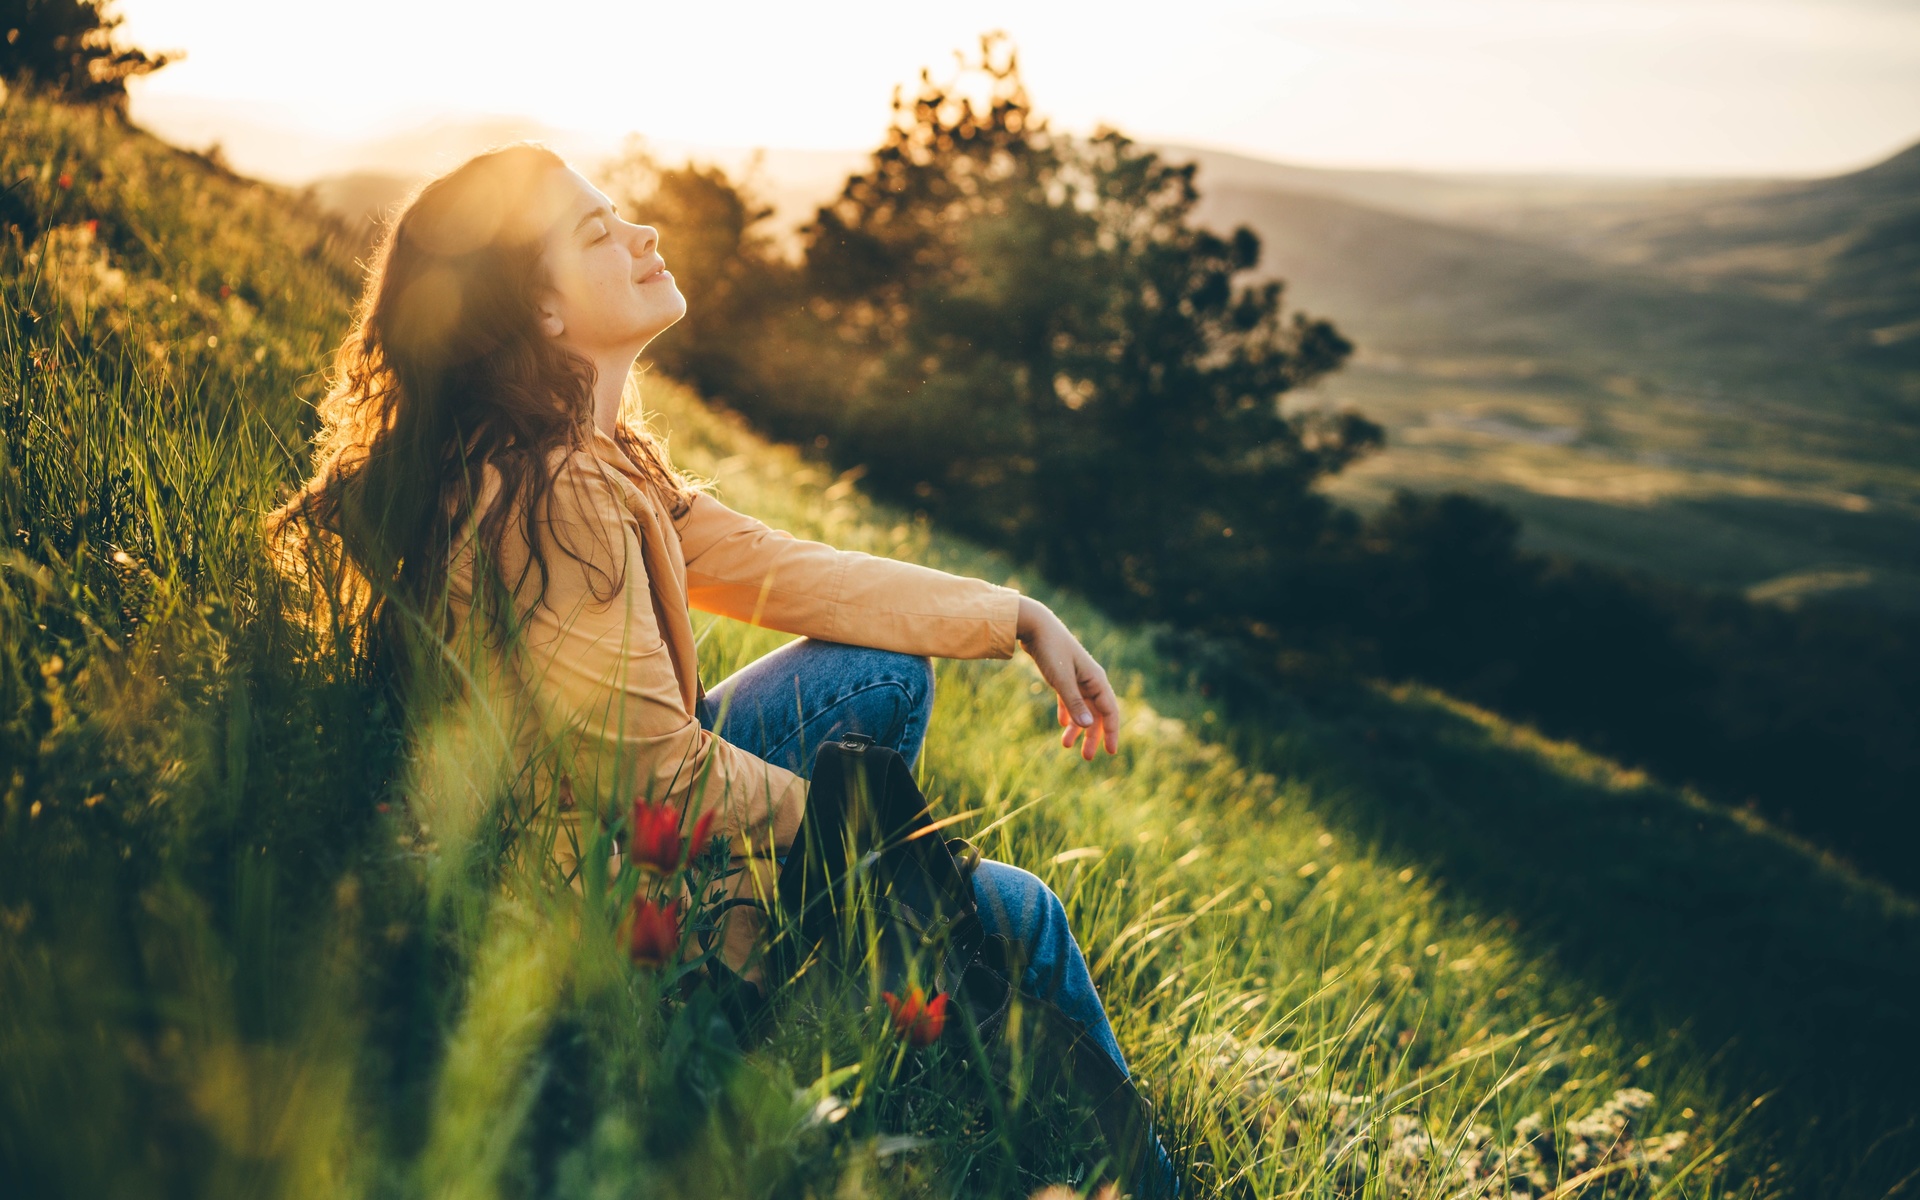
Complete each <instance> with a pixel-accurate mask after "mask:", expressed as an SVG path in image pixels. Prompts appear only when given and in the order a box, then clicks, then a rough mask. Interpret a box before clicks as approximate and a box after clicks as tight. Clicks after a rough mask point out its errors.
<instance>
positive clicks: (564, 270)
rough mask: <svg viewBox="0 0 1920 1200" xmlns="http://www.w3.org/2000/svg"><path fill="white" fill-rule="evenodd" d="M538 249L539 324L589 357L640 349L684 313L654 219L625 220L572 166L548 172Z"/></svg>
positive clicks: (680, 297) (573, 348)
mask: <svg viewBox="0 0 1920 1200" xmlns="http://www.w3.org/2000/svg"><path fill="white" fill-rule="evenodd" d="M543 199H544V203H543V205H542V215H543V216H544V217H546V218H547V223H546V230H547V233H546V238H545V241H544V243H543V247H542V251H541V255H542V264H543V265H544V266H545V268H546V274H547V287H546V288H545V289H544V290H543V293H542V296H541V324H542V327H543V328H544V329H545V331H546V333H547V335H548V336H549V337H552V338H554V339H555V340H556V341H558V342H560V343H561V344H562V345H565V346H567V347H568V348H569V349H572V350H576V351H578V352H580V353H581V354H584V355H586V356H587V357H589V358H593V359H599V358H602V357H604V356H607V355H618V354H638V353H639V352H640V350H641V349H642V348H643V347H645V346H646V344H647V343H648V342H650V341H652V340H653V339H654V338H655V337H657V336H659V335H660V334H661V333H662V332H664V331H665V330H666V328H667V327H668V326H670V325H672V324H673V323H674V322H675V321H678V320H679V319H680V318H681V317H683V316H685V315H686V313H687V301H686V298H685V297H684V296H682V295H681V294H680V289H679V287H678V286H677V285H676V284H675V283H674V279H673V276H672V275H671V274H669V273H668V271H667V264H666V260H664V259H662V258H661V257H660V235H659V233H658V232H657V231H655V230H654V229H653V228H652V227H651V226H647V225H635V224H633V223H632V222H630V221H624V220H622V219H621V218H620V217H619V215H618V214H616V213H615V212H614V211H613V202H612V201H610V200H608V199H607V198H606V196H605V195H603V194H602V193H601V191H600V189H599V188H596V187H594V186H593V185H592V184H591V183H588V182H587V181H586V180H585V179H584V178H582V177H581V175H580V173H579V172H578V171H575V170H572V169H571V168H569V169H565V170H555V171H553V172H551V173H550V174H549V177H548V182H547V185H546V187H545V188H544V190H543Z"/></svg>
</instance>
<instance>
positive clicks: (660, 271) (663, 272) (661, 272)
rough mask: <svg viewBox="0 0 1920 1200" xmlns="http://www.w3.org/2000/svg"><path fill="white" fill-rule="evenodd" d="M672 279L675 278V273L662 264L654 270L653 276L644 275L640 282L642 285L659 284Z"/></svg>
mask: <svg viewBox="0 0 1920 1200" xmlns="http://www.w3.org/2000/svg"><path fill="white" fill-rule="evenodd" d="M672 278H673V272H671V271H669V270H667V266H666V264H665V263H662V264H660V265H659V266H658V267H656V268H654V270H653V272H652V273H651V274H648V275H642V276H641V277H640V279H639V281H638V282H640V283H642V284H647V283H659V282H660V281H661V280H663V279H667V280H671V279H672Z"/></svg>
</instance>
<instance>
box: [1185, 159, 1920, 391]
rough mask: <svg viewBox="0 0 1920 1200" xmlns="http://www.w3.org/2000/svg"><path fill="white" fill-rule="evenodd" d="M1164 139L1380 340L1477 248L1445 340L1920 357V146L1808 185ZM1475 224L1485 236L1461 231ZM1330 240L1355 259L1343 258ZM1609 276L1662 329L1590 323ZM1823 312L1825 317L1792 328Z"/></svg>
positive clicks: (1899, 366) (1399, 332) (1210, 197)
mask: <svg viewBox="0 0 1920 1200" xmlns="http://www.w3.org/2000/svg"><path fill="white" fill-rule="evenodd" d="M1166 150H1167V153H1168V154H1169V155H1170V156H1173V157H1181V158H1190V159H1191V160H1192V161H1195V162H1197V163H1198V164H1199V166H1200V173H1199V176H1198V182H1199V185H1200V189H1201V193H1202V196H1203V197H1204V204H1205V206H1206V209H1207V211H1208V213H1209V214H1210V215H1211V216H1212V217H1213V218H1214V219H1215V220H1216V221H1218V222H1220V223H1226V222H1228V221H1244V222H1246V223H1248V224H1250V225H1252V226H1253V227H1254V228H1255V229H1257V230H1258V231H1260V232H1261V233H1262V234H1263V236H1264V237H1265V238H1266V240H1267V243H1268V245H1269V247H1270V251H1271V257H1270V260H1269V264H1268V265H1269V266H1271V267H1272V268H1273V269H1274V270H1276V271H1277V272H1278V273H1279V274H1281V275H1282V276H1286V277H1289V278H1291V279H1292V280H1293V281H1294V282H1295V283H1296V284H1297V285H1298V288H1299V291H1298V294H1299V295H1300V296H1301V297H1302V299H1303V301H1308V300H1311V298H1312V297H1313V296H1315V295H1324V296H1325V297H1326V302H1325V303H1324V304H1323V307H1326V306H1330V305H1334V304H1337V305H1339V306H1340V307H1342V308H1346V309H1349V310H1350V312H1349V314H1348V320H1349V322H1350V323H1353V322H1358V323H1359V325H1364V326H1368V327H1371V328H1373V329H1374V330H1375V331H1376V340H1378V339H1380V338H1384V339H1385V341H1387V342H1394V343H1403V342H1406V341H1408V340H1409V339H1411V340H1413V341H1416V342H1419V341H1422V340H1424V339H1425V338H1426V337H1427V336H1428V335H1427V334H1426V333H1422V332H1420V331H1421V330H1423V329H1429V327H1430V325H1431V323H1430V322H1424V321H1420V320H1418V319H1417V313H1418V310H1420V309H1422V308H1424V307H1430V302H1431V301H1432V300H1433V299H1434V297H1433V296H1432V295H1431V294H1430V293H1429V292H1428V291H1427V290H1425V289H1423V290H1422V291H1421V292H1420V293H1419V294H1418V295H1417V296H1407V295H1404V294H1402V293H1401V292H1400V291H1399V289H1400V288H1402V287H1404V286H1405V285H1406V284H1407V283H1408V282H1409V281H1410V278H1416V277H1418V276H1420V275H1422V274H1423V273H1426V274H1432V273H1436V272H1437V273H1440V274H1451V273H1452V272H1453V271H1454V270H1455V269H1456V268H1458V267H1460V266H1461V265H1463V262H1466V261H1468V260H1470V261H1471V264H1472V269H1471V270H1470V272H1469V274H1468V275H1466V276H1460V277H1457V278H1456V282H1457V284H1458V286H1457V287H1456V288H1455V289H1453V291H1452V294H1451V296H1450V299H1452V300H1454V301H1456V302H1459V303H1458V306H1457V307H1454V308H1452V309H1451V310H1450V311H1449V312H1448V313H1446V314H1444V316H1445V317H1450V318H1452V319H1450V320H1444V321H1443V324H1444V325H1445V326H1446V328H1445V330H1444V334H1443V336H1445V337H1446V338H1447V339H1449V340H1450V341H1452V342H1454V343H1455V344H1457V339H1459V338H1461V337H1465V338H1467V339H1469V340H1470V344H1477V343H1480V342H1483V341H1484V339H1486V338H1492V339H1494V341H1495V342H1496V343H1497V344H1499V345H1500V346H1502V347H1503V348H1506V349H1516V348H1518V346H1517V345H1516V344H1515V343H1512V342H1511V341H1510V340H1508V338H1507V335H1509V334H1511V333H1512V332H1514V331H1513V329H1512V328H1511V326H1512V323H1513V321H1514V319H1516V318H1517V319H1519V320H1520V321H1521V323H1522V324H1524V325H1526V326H1528V327H1529V328H1533V329H1535V335H1534V337H1535V340H1536V342H1537V341H1538V340H1539V339H1544V340H1545V341H1547V342H1550V343H1553V344H1565V333H1566V331H1565V330H1564V329H1561V328H1559V327H1558V326H1557V325H1556V323H1555V321H1554V320H1553V318H1555V317H1561V318H1565V319H1567V320H1571V321H1573V322H1574V323H1575V324H1576V325H1577V327H1578V329H1579V331H1580V336H1579V337H1578V338H1577V339H1576V340H1578V341H1591V340H1593V339H1595V338H1598V339H1599V340H1600V342H1601V343H1602V344H1604V345H1605V346H1606V347H1607V348H1608V349H1609V350H1610V351H1614V352H1621V351H1628V350H1632V351H1635V352H1639V353H1647V352H1656V353H1659V352H1665V356H1667V357H1671V356H1673V355H1679V356H1681V357H1682V358H1683V359H1686V360H1691V361H1692V362H1694V363H1696V364H1697V363H1698V362H1699V361H1700V360H1699V355H1701V354H1702V353H1703V352H1704V351H1709V350H1711V349H1712V348H1713V347H1714V346H1715V345H1716V344H1718V343H1719V342H1720V341H1721V340H1722V338H1723V337H1724V336H1726V335H1727V334H1729V333H1731V334H1733V335H1734V336H1735V337H1736V338H1737V339H1738V340H1741V341H1748V342H1755V343H1761V344H1764V345H1765V346H1766V347H1768V348H1769V349H1770V351H1771V353H1770V354H1769V355H1767V356H1766V357H1768V358H1770V359H1772V360H1774V361H1775V362H1776V363H1778V364H1779V365H1780V366H1783V367H1785V368H1786V369H1787V370H1788V372H1789V375H1790V376H1795V377H1796V378H1794V379H1793V381H1792V384H1793V386H1794V387H1800V386H1804V382H1805V381H1804V380H1803V379H1800V378H1797V376H1799V375H1800V374H1801V373H1802V372H1801V371H1800V370H1799V369H1800V368H1805V367H1807V366H1810V365H1813V363H1814V361H1815V360H1817V361H1818V363H1819V364H1820V365H1821V366H1830V365H1832V364H1834V363H1836V362H1843V363H1846V364H1848V365H1853V366H1859V367H1864V368H1866V369H1869V370H1873V369H1894V370H1904V369H1909V368H1912V367H1915V366H1920V145H1916V146H1913V147H1910V148H1908V149H1907V150H1905V151H1903V152H1901V153H1899V154H1896V155H1894V156H1893V157H1891V158H1889V159H1887V160H1886V161H1884V162H1881V163H1879V164H1876V165H1874V166H1871V167H1868V168H1866V169H1865V170H1861V171H1856V172H1851V173H1848V174H1845V175H1839V176H1835V177H1832V178H1828V179H1818V180H1812V181H1794V182H1782V181H1778V180H1701V179H1619V178H1590V177H1578V176H1517V175H1516V176H1503V175H1459V174H1429V173H1421V172H1410V171H1350V170H1327V169H1319V168H1306V167H1295V166H1289V165H1286V164H1281V163H1271V162H1264V161H1262V160H1259V159H1253V158H1247V157H1244V156H1241V155H1235V154H1230V153H1225V152H1221V151H1210V150H1199V149H1193V148H1188V147H1179V146H1172V147H1167V148H1166ZM1315 202H1317V203H1315ZM1349 208H1358V209H1363V210H1365V211H1364V212H1361V211H1348V210H1349ZM1392 217H1400V218H1412V219H1413V220H1414V221H1415V222H1425V224H1424V225H1421V224H1417V223H1406V222H1396V221H1393V220H1391V219H1389V218H1392ZM1463 228H1464V229H1471V230H1475V231H1478V232H1480V233H1482V234H1485V235H1487V236H1486V237H1485V238H1483V239H1481V240H1479V241H1477V242H1475V241H1465V240H1463V238H1462V233H1461V231H1462V229H1463ZM1329 237H1332V238H1334V239H1335V240H1336V242H1337V244H1338V246H1339V248H1340V251H1341V253H1342V254H1344V255H1352V254H1355V253H1358V254H1359V255H1360V258H1359V259H1355V258H1351V257H1348V258H1345V259H1344V260H1343V261H1342V262H1341V263H1339V264H1330V263H1328V262H1327V261H1326V259H1327V256H1328V253H1329V252H1328V251H1327V250H1326V249H1325V246H1326V239H1327V238H1329ZM1543 251H1544V253H1543ZM1554 252H1557V253H1554ZM1496 259H1497V260H1501V264H1500V265H1498V266H1495V265H1492V263H1493V260H1496ZM1389 263H1390V264H1391V266H1390V267H1388V268H1387V269H1383V266H1386V264H1389ZM1596 268H1599V269H1596ZM1336 275H1337V276H1339V278H1337V279H1336V278H1334V276H1336ZM1654 281H1659V283H1665V284H1668V285H1673V286H1677V288H1678V291H1677V292H1676V291H1673V290H1672V287H1667V288H1663V287H1661V286H1659V283H1656V282H1654ZM1543 287H1546V288H1550V289H1552V290H1551V294H1548V295H1543V294H1542V291H1541V289H1542V288H1543ZM1609 291H1611V292H1615V293H1618V294H1617V295H1616V296H1615V297H1613V299H1615V300H1617V301H1618V302H1621V303H1634V304H1639V305H1648V306H1650V308H1649V309H1648V310H1647V311H1645V312H1642V313H1640V314H1638V315H1637V317H1635V318H1634V319H1633V322H1631V323H1638V324H1640V325H1643V326H1647V327H1648V332H1649V333H1650V334H1651V337H1650V338H1648V337H1642V336H1634V335H1630V334H1629V331H1628V330H1627V329H1625V328H1623V327H1622V326H1621V322H1620V320H1619V319H1618V318H1613V317H1609V318H1603V319H1601V320H1600V321H1599V322H1598V323H1597V324H1596V323H1595V320H1594V318H1595V317H1596V316H1598V315H1599V314H1598V313H1597V312H1596V311H1595V307H1596V305H1598V307H1599V308H1603V309H1604V308H1608V307H1610V304H1609V303H1608V299H1607V298H1606V297H1603V296H1602V295H1601V294H1600V293H1604V292H1609ZM1736 297H1738V298H1740V299H1764V300H1768V301H1779V302H1784V303H1785V305H1786V307H1768V306H1759V307H1755V306H1752V305H1748V304H1743V303H1740V302H1739V300H1736V299H1735V298H1736ZM1543 302H1544V303H1545V304H1546V305H1547V307H1546V309H1544V310H1543V309H1542V308H1541V305H1542V304H1543ZM1409 317H1415V318H1416V319H1415V320H1414V322H1413V324H1412V325H1409V324H1408V323H1407V319H1408V318H1409ZM1376 318H1378V319H1376ZM1489 320H1491V322H1492V326H1491V328H1489V325H1488V322H1489ZM1808 320H1811V321H1812V322H1813V324H1814V325H1815V328H1812V329H1807V330H1802V331H1798V332H1796V331H1794V330H1793V329H1792V327H1793V326H1794V325H1795V324H1796V323H1798V322H1803V321H1808ZM1542 321H1544V322H1545V323H1546V325H1545V327H1541V326H1540V322H1542ZM1729 322H1731V324H1730V325H1729ZM1623 335H1628V336H1623ZM1783 337H1784V340H1783ZM1382 344H1383V345H1384V344H1385V342H1382ZM1716 365H1717V364H1716ZM1893 390H1894V391H1895V392H1898V391H1900V390H1901V389H1900V388H1899V387H1898V385H1893ZM1909 399H1910V400H1915V401H1916V402H1920V397H1909Z"/></svg>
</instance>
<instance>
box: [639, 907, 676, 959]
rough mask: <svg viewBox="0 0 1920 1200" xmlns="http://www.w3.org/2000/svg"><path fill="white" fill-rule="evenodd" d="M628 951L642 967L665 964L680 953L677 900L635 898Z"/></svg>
mask: <svg viewBox="0 0 1920 1200" xmlns="http://www.w3.org/2000/svg"><path fill="white" fill-rule="evenodd" d="M627 953H628V954H629V955H631V956H632V958H633V961H634V963H635V964H637V965H639V966H642V967H659V966H664V965H666V963H667V961H668V960H669V959H671V958H672V957H673V956H674V955H676V954H678V953H680V901H678V900H675V901H674V902H673V903H671V904H656V903H655V902H654V901H652V900H641V899H640V898H639V897H637V896H636V897H634V903H633V932H632V935H631V940H630V941H629V942H628V943H627Z"/></svg>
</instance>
